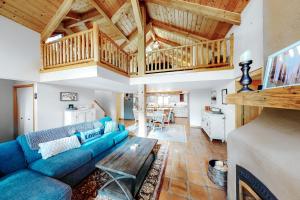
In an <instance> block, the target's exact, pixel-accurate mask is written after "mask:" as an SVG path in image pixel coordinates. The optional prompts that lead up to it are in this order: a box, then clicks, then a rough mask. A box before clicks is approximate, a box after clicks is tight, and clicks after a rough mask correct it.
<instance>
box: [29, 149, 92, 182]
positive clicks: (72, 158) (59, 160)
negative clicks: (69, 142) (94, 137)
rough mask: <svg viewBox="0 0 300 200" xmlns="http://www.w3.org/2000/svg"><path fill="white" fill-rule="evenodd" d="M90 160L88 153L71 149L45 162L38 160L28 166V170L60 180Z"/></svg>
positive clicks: (90, 156) (90, 155)
mask: <svg viewBox="0 0 300 200" xmlns="http://www.w3.org/2000/svg"><path fill="white" fill-rule="evenodd" d="M91 159H92V154H91V152H89V151H86V150H82V149H72V150H69V151H66V152H63V153H60V154H58V155H56V156H53V157H51V158H48V159H46V160H43V159H40V160H37V161H34V162H33V163H31V164H30V165H29V168H30V169H32V170H34V171H37V172H40V173H42V174H44V175H46V176H50V177H54V178H61V177H63V176H65V175H67V174H69V173H71V172H72V171H74V170H76V169H77V168H79V167H81V166H82V165H84V164H85V163H87V162H89V161H90V160H91Z"/></svg>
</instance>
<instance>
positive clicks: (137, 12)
mask: <svg viewBox="0 0 300 200" xmlns="http://www.w3.org/2000/svg"><path fill="white" fill-rule="evenodd" d="M131 5H132V9H133V15H134V20H135V23H136V26H137V30H138V32H139V33H140V34H144V28H143V18H142V12H141V9H140V3H139V0H131Z"/></svg>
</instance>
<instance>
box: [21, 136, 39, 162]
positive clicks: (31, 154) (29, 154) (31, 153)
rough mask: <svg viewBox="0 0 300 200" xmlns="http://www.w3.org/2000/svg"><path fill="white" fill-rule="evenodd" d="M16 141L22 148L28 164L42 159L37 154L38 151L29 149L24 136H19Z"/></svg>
mask: <svg viewBox="0 0 300 200" xmlns="http://www.w3.org/2000/svg"><path fill="white" fill-rule="evenodd" d="M17 141H18V143H19V145H20V146H21V147H22V150H23V152H24V155H25V159H26V161H27V163H28V164H29V163H32V162H34V161H36V160H38V159H41V158H42V155H41V154H40V153H39V152H38V150H32V149H31V148H30V147H29V145H28V143H27V140H26V137H25V135H20V136H19V137H17Z"/></svg>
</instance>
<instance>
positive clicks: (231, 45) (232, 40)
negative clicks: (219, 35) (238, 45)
mask: <svg viewBox="0 0 300 200" xmlns="http://www.w3.org/2000/svg"><path fill="white" fill-rule="evenodd" d="M233 48H234V36H233V33H232V34H231V35H230V66H231V67H233Z"/></svg>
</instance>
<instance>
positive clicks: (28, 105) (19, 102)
mask: <svg viewBox="0 0 300 200" xmlns="http://www.w3.org/2000/svg"><path fill="white" fill-rule="evenodd" d="M13 95H14V130H15V131H14V132H15V136H18V135H21V134H24V133H29V132H32V131H34V121H35V119H34V109H35V108H34V85H33V84H28V85H16V86H14V91H13Z"/></svg>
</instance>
